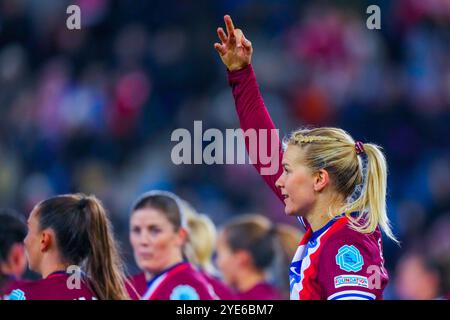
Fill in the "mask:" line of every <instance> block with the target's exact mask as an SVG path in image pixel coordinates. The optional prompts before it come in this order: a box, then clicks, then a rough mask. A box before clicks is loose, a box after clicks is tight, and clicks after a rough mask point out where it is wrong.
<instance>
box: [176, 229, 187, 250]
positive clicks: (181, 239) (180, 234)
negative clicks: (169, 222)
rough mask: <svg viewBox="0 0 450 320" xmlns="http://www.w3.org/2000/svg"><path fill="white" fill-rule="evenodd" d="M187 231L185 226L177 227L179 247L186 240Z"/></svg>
mask: <svg viewBox="0 0 450 320" xmlns="http://www.w3.org/2000/svg"><path fill="white" fill-rule="evenodd" d="M188 236H189V235H188V232H187V230H186V229H185V228H182V227H181V228H180V229H178V240H179V241H178V245H179V246H180V247H182V246H184V244H185V243H186V242H187V241H188Z"/></svg>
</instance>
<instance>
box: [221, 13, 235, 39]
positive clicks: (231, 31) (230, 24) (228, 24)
mask: <svg viewBox="0 0 450 320" xmlns="http://www.w3.org/2000/svg"><path fill="white" fill-rule="evenodd" d="M223 19H224V21H225V26H226V27H227V33H228V37H230V38H233V37H234V25H233V20H231V17H230V16H229V15H226V16H225V17H224V18H223Z"/></svg>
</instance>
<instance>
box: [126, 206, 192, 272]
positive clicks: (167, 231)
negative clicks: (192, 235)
mask: <svg viewBox="0 0 450 320" xmlns="http://www.w3.org/2000/svg"><path fill="white" fill-rule="evenodd" d="M184 241H185V236H184V233H183V229H181V228H180V229H179V230H178V231H175V227H174V226H173V225H172V223H171V222H170V221H169V220H168V219H167V218H166V216H165V215H164V214H163V213H162V212H161V211H159V210H158V209H154V208H142V209H139V210H136V211H134V213H133V214H132V216H131V220H130V242H131V246H132V247H133V251H134V257H135V260H136V263H137V265H138V266H139V268H140V269H141V270H144V271H146V272H149V273H152V274H154V273H158V272H161V271H163V270H164V269H166V268H168V267H170V266H172V265H173V264H176V263H178V262H181V261H182V259H183V256H182V247H183V244H184Z"/></svg>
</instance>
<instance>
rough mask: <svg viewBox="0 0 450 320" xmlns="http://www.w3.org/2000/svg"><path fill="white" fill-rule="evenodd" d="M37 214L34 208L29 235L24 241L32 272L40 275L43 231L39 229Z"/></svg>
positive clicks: (28, 223) (30, 218)
mask: <svg viewBox="0 0 450 320" xmlns="http://www.w3.org/2000/svg"><path fill="white" fill-rule="evenodd" d="M36 212H37V209H36V208H34V209H33V211H31V213H30V216H29V218H28V221H27V225H28V233H27V235H26V237H25V239H24V244H25V254H26V256H27V260H28V266H29V268H30V270H32V271H35V272H38V273H40V270H39V269H40V268H39V266H40V265H41V260H42V250H41V240H42V230H41V229H40V227H39V219H38V217H37V214H36Z"/></svg>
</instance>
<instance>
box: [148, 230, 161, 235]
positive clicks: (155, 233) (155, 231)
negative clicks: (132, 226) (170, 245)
mask: <svg viewBox="0 0 450 320" xmlns="http://www.w3.org/2000/svg"><path fill="white" fill-rule="evenodd" d="M149 232H150V234H152V235H158V234H159V233H160V232H161V229H159V228H150V229H149Z"/></svg>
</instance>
